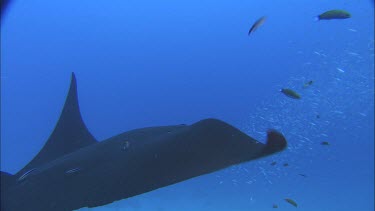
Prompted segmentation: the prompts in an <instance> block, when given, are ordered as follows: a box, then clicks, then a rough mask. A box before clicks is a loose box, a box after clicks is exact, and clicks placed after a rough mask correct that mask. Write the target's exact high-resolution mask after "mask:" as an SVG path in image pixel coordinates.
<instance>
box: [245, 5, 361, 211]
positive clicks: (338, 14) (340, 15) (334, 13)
mask: <svg viewBox="0 0 375 211" xmlns="http://www.w3.org/2000/svg"><path fill="white" fill-rule="evenodd" d="M347 18H351V14H350V13H349V12H347V11H345V10H338V9H335V10H329V11H326V12H323V13H322V14H320V15H318V16H316V20H317V21H321V20H333V19H347ZM265 21H266V16H263V17H261V18H259V19H258V20H256V21H255V22H254V23H253V25H252V26H251V28H250V30H249V32H248V35H250V34H252V33H253V32H255V30H257V29H258V28H259V27H261V26H262V25H263V24H264V23H265ZM348 30H349V31H351V32H356V30H355V29H348ZM314 53H315V54H316V55H318V56H322V57H326V55H325V54H323V53H321V52H317V51H314ZM350 55H353V56H358V55H357V54H356V53H353V52H350ZM336 69H337V70H338V71H339V72H341V73H345V71H344V70H343V69H341V68H339V67H337V68H336ZM313 83H314V81H313V80H309V81H307V82H306V83H304V84H303V86H302V88H304V89H306V88H308V87H310V86H311V85H312V84H313ZM280 92H281V93H283V94H284V95H285V96H287V97H289V98H291V99H295V100H299V99H301V95H300V94H299V93H298V92H297V91H295V90H293V89H291V88H282V89H281V90H280ZM316 118H320V115H319V114H318V115H316ZM320 144H321V145H324V146H329V145H330V143H329V142H328V141H323V142H321V143H320ZM276 164H277V163H276V161H273V162H272V163H271V164H270V165H271V166H275V165H276ZM283 166H284V167H287V166H289V164H288V163H284V164H283ZM298 175H299V176H301V177H307V175H306V174H298ZM284 200H285V201H286V202H287V203H289V204H291V205H292V206H294V207H296V208H297V206H298V205H297V203H296V202H295V201H294V200H293V199H290V198H285V199H284ZM278 207H279V206H278V205H277V204H273V205H272V208H278Z"/></svg>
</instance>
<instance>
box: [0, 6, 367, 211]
mask: <svg viewBox="0 0 375 211" xmlns="http://www.w3.org/2000/svg"><path fill="white" fill-rule="evenodd" d="M332 9H344V10H346V11H348V12H350V13H351V15H352V17H351V18H348V19H343V20H321V21H316V20H314V18H315V17H316V16H317V15H319V14H321V13H323V12H325V11H327V10H332ZM262 16H266V17H267V19H266V21H265V23H264V24H263V25H262V26H260V27H259V28H258V29H257V30H256V31H255V32H253V33H251V34H250V36H248V34H247V33H248V31H249V28H250V27H251V26H252V24H253V23H254V22H255V21H256V20H257V19H258V18H260V17H262ZM71 72H75V73H76V76H77V81H78V95H79V103H80V107H81V112H82V116H83V119H84V121H85V123H86V125H87V127H88V129H89V130H90V131H91V133H92V134H93V135H94V136H95V137H96V138H97V139H98V140H104V139H106V138H108V137H111V136H113V135H116V134H119V133H122V132H124V131H127V130H130V129H135V128H141V127H146V126H159V125H173V124H180V123H186V124H191V123H194V122H196V121H198V120H200V119H204V118H210V117H212V118H218V119H222V120H224V121H226V122H228V123H230V124H232V125H234V126H236V127H237V128H239V129H240V130H242V131H244V132H245V133H247V134H248V135H250V136H251V137H253V138H255V139H257V140H261V141H265V138H266V131H267V129H269V128H274V129H277V130H278V131H280V132H282V133H283V134H284V135H285V137H286V138H287V141H288V148H287V149H286V150H284V151H282V152H280V153H278V154H275V155H271V156H269V157H266V158H261V159H259V160H256V161H252V162H248V163H244V164H241V165H236V166H232V167H230V168H227V169H224V170H221V171H217V172H215V173H212V174H208V175H204V176H200V177H197V178H194V179H190V180H188V181H185V182H181V183H178V184H176V185H172V186H168V187H165V188H161V189H158V190H155V191H152V192H149V193H146V194H142V195H139V196H135V197H132V198H129V199H125V200H121V201H117V202H114V203H112V204H109V205H106V206H102V207H97V208H92V209H88V208H83V209H81V210H103V211H104V210H111V211H112V210H128V211H172V210H173V211H176V210H177V211H213V210H215V211H232V210H233V211H248V210H262V211H263V210H265V211H266V210H280V211H281V210H283V211H284V210H285V211H286V210H297V209H298V210H303V211H316V210H320V211H373V210H374V3H373V1H365V0H362V1H338V0H333V1H323V0H318V1H312V0H304V1H301V0H288V1H271V0H263V1H209V0H207V1H196V0H192V1H172V0H166V1H146V0H138V1H135V0H130V1H121V0H112V1H89V0H81V1H77V0H65V1H47V0H35V1H26V0H14V1H13V2H12V4H11V5H9V8H8V11H7V13H6V14H5V16H4V17H3V18H2V22H1V98H2V101H1V170H2V171H6V172H10V173H12V174H14V173H16V172H17V171H18V170H20V169H21V168H22V167H23V166H24V165H26V164H27V163H28V162H29V161H30V160H31V159H32V158H33V157H34V156H35V155H36V154H37V153H38V152H39V150H40V149H41V148H42V147H43V145H44V143H45V141H46V140H47V138H48V136H49V135H50V133H51V131H52V130H53V128H54V127H55V123H56V121H57V120H58V118H59V115H60V111H61V109H62V106H63V104H64V101H65V97H66V94H67V91H68V88H69V82H70V74H71ZM310 80H311V81H313V83H312V84H311V85H310V86H308V87H304V85H305V83H306V82H308V81H310ZM282 88H290V89H293V90H295V91H296V92H297V93H299V94H300V95H301V99H299V100H296V99H291V98H288V97H287V96H285V95H283V94H282V93H281V92H280V89H282ZM322 142H328V143H329V145H323V144H322ZM273 162H275V163H273ZM271 164H274V165H271ZM285 198H290V199H293V200H294V201H295V202H296V203H297V204H298V207H297V208H295V207H293V206H292V205H291V204H289V203H287V202H286V201H285V200H284V199H285ZM274 205H277V206H278V208H273V206H274Z"/></svg>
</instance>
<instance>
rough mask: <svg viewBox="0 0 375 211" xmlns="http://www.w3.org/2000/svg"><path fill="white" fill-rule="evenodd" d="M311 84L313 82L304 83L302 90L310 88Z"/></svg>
mask: <svg viewBox="0 0 375 211" xmlns="http://www.w3.org/2000/svg"><path fill="white" fill-rule="evenodd" d="M313 83H314V81H308V82H306V83H305V84H304V85H303V88H307V87H309V86H311V85H312V84H313Z"/></svg>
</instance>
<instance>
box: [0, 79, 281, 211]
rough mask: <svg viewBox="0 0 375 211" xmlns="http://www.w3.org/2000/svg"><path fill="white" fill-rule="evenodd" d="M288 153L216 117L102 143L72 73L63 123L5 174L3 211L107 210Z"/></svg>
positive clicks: (270, 138) (272, 137)
mask: <svg viewBox="0 0 375 211" xmlns="http://www.w3.org/2000/svg"><path fill="white" fill-rule="evenodd" d="M285 147H286V140H285V138H284V137H283V136H282V135H281V134H280V133H278V132H276V131H273V130H271V131H269V132H268V135H267V143H266V144H263V143H260V142H258V141H256V140H254V139H253V138H251V137H249V136H247V135H246V134H244V133H242V132H241V131H239V130H238V129H236V128H234V127H232V126H231V125H229V124H227V123H225V122H222V121H220V120H216V119H205V120H202V121H199V122H197V123H194V124H192V125H176V126H162V127H149V128H142V129H136V130H132V131H128V132H125V133H122V134H120V135H117V136H114V137H111V138H109V139H107V140H105V141H102V142H98V141H97V140H95V138H94V137H93V136H92V135H91V133H90V132H89V131H88V129H87V128H86V126H85V124H84V123H83V120H82V117H81V114H80V111H79V106H78V98H77V84H76V79H75V76H74V74H72V79H71V85H70V89H69V93H68V96H67V99H66V101H65V105H64V108H63V110H62V113H61V116H60V119H59V120H58V122H57V125H56V127H55V129H54V131H53V132H52V134H51V136H50V137H49V139H48V141H47V142H46V144H45V145H44V147H43V148H42V150H41V151H40V152H39V153H38V154H37V155H36V156H35V158H34V159H33V160H32V161H30V163H28V164H27V165H26V166H25V167H24V168H23V169H21V170H20V171H19V172H18V173H16V174H15V175H11V174H8V173H5V172H1V210H2V211H52V210H54V211H65V210H74V209H79V208H82V207H96V206H101V205H105V204H109V203H111V202H113V201H116V200H120V199H125V198H128V197H132V196H135V195H138V194H142V193H145V192H148V191H152V190H155V189H158V188H161V187H165V186H168V185H172V184H175V183H177V182H181V181H184V180H187V179H190V178H193V177H197V176H200V175H204V174H207V173H211V172H214V171H217V170H220V169H223V168H226V167H229V166H231V165H234V164H239V163H242V162H246V161H250V160H254V159H256V158H260V157H263V156H267V155H270V154H273V153H275V152H279V151H281V150H283V149H284V148H285Z"/></svg>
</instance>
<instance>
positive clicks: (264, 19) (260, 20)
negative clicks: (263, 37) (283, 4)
mask: <svg viewBox="0 0 375 211" xmlns="http://www.w3.org/2000/svg"><path fill="white" fill-rule="evenodd" d="M266 19H267V18H266V16H263V17H261V18H259V19H258V20H257V21H255V23H254V24H253V25H252V26H251V28H250V30H249V33H248V34H247V35H250V34H251V33H252V32H254V31H255V30H257V29H258V28H259V27H260V26H261V25H263V24H264V22H265V21H266Z"/></svg>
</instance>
